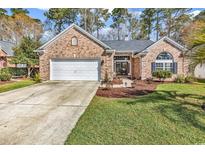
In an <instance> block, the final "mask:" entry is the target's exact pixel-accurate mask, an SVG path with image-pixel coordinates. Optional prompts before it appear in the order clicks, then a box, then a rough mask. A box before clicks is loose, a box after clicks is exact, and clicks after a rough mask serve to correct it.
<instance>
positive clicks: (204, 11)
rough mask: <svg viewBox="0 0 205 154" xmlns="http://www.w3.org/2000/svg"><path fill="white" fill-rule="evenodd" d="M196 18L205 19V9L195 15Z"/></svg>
mask: <svg viewBox="0 0 205 154" xmlns="http://www.w3.org/2000/svg"><path fill="white" fill-rule="evenodd" d="M194 20H202V21H205V10H203V11H201V12H200V13H199V14H198V15H197V16H195V18H194Z"/></svg>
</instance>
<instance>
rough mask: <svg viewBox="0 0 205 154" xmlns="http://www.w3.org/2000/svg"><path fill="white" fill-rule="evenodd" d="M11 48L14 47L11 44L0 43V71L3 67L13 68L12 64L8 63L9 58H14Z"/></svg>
mask: <svg viewBox="0 0 205 154" xmlns="http://www.w3.org/2000/svg"><path fill="white" fill-rule="evenodd" d="M13 47H15V44H13V43H10V42H7V41H0V69H1V68H5V67H15V65H14V64H10V63H9V60H10V58H11V57H12V56H14V51H13V49H12V48H13Z"/></svg>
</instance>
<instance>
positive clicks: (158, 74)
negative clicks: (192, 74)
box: [152, 70, 172, 81]
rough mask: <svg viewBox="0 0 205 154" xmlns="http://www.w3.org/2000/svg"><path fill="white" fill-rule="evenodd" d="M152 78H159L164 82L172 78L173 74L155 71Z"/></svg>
mask: <svg viewBox="0 0 205 154" xmlns="http://www.w3.org/2000/svg"><path fill="white" fill-rule="evenodd" d="M152 76H153V77H156V78H158V79H159V80H160V81H164V80H165V79H166V78H171V77H172V73H171V72H170V71H164V70H158V71H154V72H153V73H152Z"/></svg>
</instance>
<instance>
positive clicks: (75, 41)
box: [71, 36, 78, 46]
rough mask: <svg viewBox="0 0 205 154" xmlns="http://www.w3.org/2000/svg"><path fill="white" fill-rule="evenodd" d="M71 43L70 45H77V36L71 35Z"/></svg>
mask: <svg viewBox="0 0 205 154" xmlns="http://www.w3.org/2000/svg"><path fill="white" fill-rule="evenodd" d="M71 45H72V46H76V45H78V39H77V37H75V36H74V37H72V39H71Z"/></svg>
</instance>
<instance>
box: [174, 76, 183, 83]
mask: <svg viewBox="0 0 205 154" xmlns="http://www.w3.org/2000/svg"><path fill="white" fill-rule="evenodd" d="M175 82H176V83H185V76H184V75H178V76H177V77H176V79H175Z"/></svg>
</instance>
